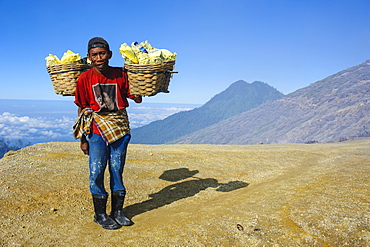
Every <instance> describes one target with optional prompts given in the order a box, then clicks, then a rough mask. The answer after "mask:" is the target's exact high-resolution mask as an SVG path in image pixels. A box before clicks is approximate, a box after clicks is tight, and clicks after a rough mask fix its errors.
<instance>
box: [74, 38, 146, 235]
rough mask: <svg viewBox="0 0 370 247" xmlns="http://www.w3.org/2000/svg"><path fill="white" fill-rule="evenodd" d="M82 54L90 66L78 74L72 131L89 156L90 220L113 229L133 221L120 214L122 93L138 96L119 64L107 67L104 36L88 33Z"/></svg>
mask: <svg viewBox="0 0 370 247" xmlns="http://www.w3.org/2000/svg"><path fill="white" fill-rule="evenodd" d="M87 57H88V58H89V60H90V61H91V62H92V64H93V68H91V69H89V70H88V71H86V72H84V73H83V74H81V76H80V77H79V78H78V81H77V86H76V93H75V101H74V102H75V103H76V105H77V106H78V114H79V118H78V119H77V121H76V123H75V125H74V126H73V128H74V134H75V137H76V138H80V140H81V143H80V147H81V150H82V151H83V153H84V154H87V155H89V169H90V192H91V194H92V198H93V204H94V211H95V215H94V221H95V222H96V223H98V224H99V225H100V226H101V227H103V228H105V229H118V228H120V227H121V226H127V225H131V224H132V222H131V221H130V220H129V219H128V218H126V217H125V216H124V214H123V202H124V199H125V195H126V188H125V186H124V183H123V178H122V174H123V168H124V165H125V160H126V151H127V146H128V143H129V141H130V138H131V135H130V127H129V122H128V117H127V113H126V107H128V106H129V104H128V101H127V98H130V99H132V100H134V101H135V102H136V103H141V102H142V97H141V96H134V95H131V94H130V90H129V87H128V79H127V74H126V72H124V71H123V70H122V68H115V67H111V66H109V59H110V58H111V57H112V51H111V50H110V49H109V44H108V42H107V41H106V40H104V39H103V38H100V37H95V38H92V39H91V40H90V41H89V42H88V54H87ZM107 166H108V167H109V173H110V189H111V198H112V211H111V214H110V216H108V215H107V214H106V204H107V200H108V193H107V191H106V190H105V188H104V171H105V169H106V167H107Z"/></svg>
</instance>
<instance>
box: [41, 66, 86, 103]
mask: <svg viewBox="0 0 370 247" xmlns="http://www.w3.org/2000/svg"><path fill="white" fill-rule="evenodd" d="M91 67H92V66H91V65H88V64H84V63H64V64H55V65H51V66H48V67H46V69H47V71H48V73H49V76H50V79H51V82H52V83H53V86H54V90H55V93H56V94H61V95H63V96H73V95H75V91H76V83H77V79H78V77H79V76H80V75H81V74H82V73H83V72H84V71H86V70H87V69H90V68H91Z"/></svg>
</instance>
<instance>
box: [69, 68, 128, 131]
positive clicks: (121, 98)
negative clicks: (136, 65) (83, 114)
mask: <svg viewBox="0 0 370 247" xmlns="http://www.w3.org/2000/svg"><path fill="white" fill-rule="evenodd" d="M127 98H130V99H133V98H134V96H133V95H131V94H130V89H129V85H128V79H127V74H126V72H124V71H123V70H122V68H116V67H110V69H109V71H108V75H106V76H104V75H102V74H100V73H99V72H98V71H96V69H95V68H92V69H89V70H88V71H86V72H84V73H82V74H81V75H80V77H79V78H78V80H77V85H76V92H75V101H74V102H75V104H76V105H78V106H79V107H82V108H92V109H93V110H94V111H96V112H99V111H117V110H121V109H124V108H126V107H128V106H129V103H128V101H127ZM92 131H93V132H94V133H96V134H99V132H98V130H97V129H96V127H95V125H93V126H92Z"/></svg>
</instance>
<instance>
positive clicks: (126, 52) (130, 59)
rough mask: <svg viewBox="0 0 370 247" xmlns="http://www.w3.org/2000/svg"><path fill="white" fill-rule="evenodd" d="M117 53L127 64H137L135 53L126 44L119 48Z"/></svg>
mask: <svg viewBox="0 0 370 247" xmlns="http://www.w3.org/2000/svg"><path fill="white" fill-rule="evenodd" d="M119 52H120V53H121V55H122V57H123V59H125V61H126V62H127V63H139V60H138V58H137V56H136V54H135V52H134V51H133V50H132V49H131V47H130V46H128V45H127V44H126V43H124V44H122V45H121V47H120V48H119Z"/></svg>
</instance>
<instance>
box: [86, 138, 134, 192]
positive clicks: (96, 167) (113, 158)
mask: <svg viewBox="0 0 370 247" xmlns="http://www.w3.org/2000/svg"><path fill="white" fill-rule="evenodd" d="M130 139H131V135H125V136H124V137H122V138H121V139H119V140H117V141H115V142H114V143H112V144H110V145H107V144H106V143H105V142H104V140H103V138H102V137H101V136H100V135H97V134H95V133H91V134H89V135H88V137H87V141H88V142H89V169H90V192H91V194H94V195H103V196H107V195H108V193H107V191H106V190H105V186H104V172H105V170H106V167H107V166H108V168H109V174H110V189H111V191H112V192H113V191H114V192H119V193H125V192H126V188H125V186H124V183H123V168H124V166H125V161H126V152H127V146H128V143H129V142H130Z"/></svg>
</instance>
